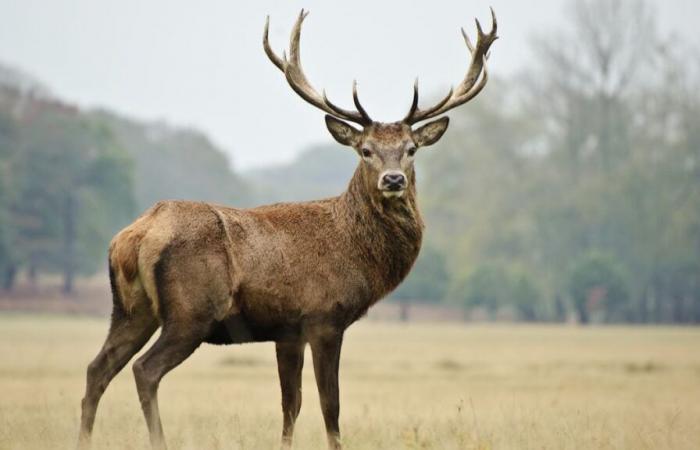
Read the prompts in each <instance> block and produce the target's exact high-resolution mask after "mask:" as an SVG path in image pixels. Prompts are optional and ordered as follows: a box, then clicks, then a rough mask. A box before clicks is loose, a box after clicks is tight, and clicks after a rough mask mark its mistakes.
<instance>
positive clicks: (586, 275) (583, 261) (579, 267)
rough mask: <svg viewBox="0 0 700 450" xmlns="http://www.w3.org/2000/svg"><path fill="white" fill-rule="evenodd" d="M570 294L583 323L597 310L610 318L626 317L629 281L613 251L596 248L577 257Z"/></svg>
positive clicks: (570, 283)
mask: <svg viewBox="0 0 700 450" xmlns="http://www.w3.org/2000/svg"><path fill="white" fill-rule="evenodd" d="M569 294H570V295H571V298H572V299H573V302H574V306H575V308H576V311H577V312H578V315H579V320H580V322H581V323H583V324H586V323H588V322H590V319H591V313H593V312H596V311H600V312H602V314H603V318H604V320H605V321H608V322H609V321H611V320H613V319H617V320H619V319H620V318H625V313H626V311H625V307H626V303H627V298H628V295H629V291H628V287H627V281H626V279H625V276H624V274H623V270H622V267H621V266H620V264H619V263H618V262H617V261H615V259H614V258H613V257H611V256H609V255H604V254H602V253H598V252H592V253H589V254H587V255H584V256H583V257H581V258H580V259H579V260H577V261H576V263H575V264H574V268H573V270H572V272H571V275H570V276H569Z"/></svg>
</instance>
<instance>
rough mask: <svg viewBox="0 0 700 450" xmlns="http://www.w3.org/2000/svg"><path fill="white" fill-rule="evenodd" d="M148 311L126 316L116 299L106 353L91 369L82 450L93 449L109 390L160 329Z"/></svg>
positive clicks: (86, 395)
mask: <svg viewBox="0 0 700 450" xmlns="http://www.w3.org/2000/svg"><path fill="white" fill-rule="evenodd" d="M139 304H142V305H146V304H147V302H139ZM145 309H146V308H144V310H141V309H137V310H135V311H133V312H132V313H130V314H126V313H125V312H124V310H123V308H122V306H121V304H120V303H119V302H118V298H115V304H114V310H113V312H112V323H111V325H110V328H109V333H108V335H107V339H106V340H105V342H104V345H103V346H102V350H100V352H99V353H98V354H97V356H96V357H95V359H94V360H93V361H92V362H91V363H90V364H89V365H88V369H87V386H86V388H85V397H84V398H83V401H82V415H81V419H80V437H79V440H78V447H79V448H87V447H89V444H90V435H91V434H92V428H93V425H94V423H95V414H96V412H97V405H98V403H99V401H100V398H101V397H102V394H103V393H104V391H105V389H107V386H108V385H109V383H110V382H111V381H112V379H113V378H114V377H115V376H116V375H117V374H118V373H119V372H120V371H121V369H122V368H123V367H124V366H125V365H126V363H128V362H129V360H130V359H131V358H132V357H133V356H134V355H135V354H136V353H137V352H138V351H139V350H141V348H143V346H144V345H145V344H146V342H148V339H149V338H150V337H151V336H152V335H153V333H154V332H155V331H156V329H157V328H158V320H157V319H156V317H155V316H154V315H153V313H152V312H151V311H150V309H148V310H145Z"/></svg>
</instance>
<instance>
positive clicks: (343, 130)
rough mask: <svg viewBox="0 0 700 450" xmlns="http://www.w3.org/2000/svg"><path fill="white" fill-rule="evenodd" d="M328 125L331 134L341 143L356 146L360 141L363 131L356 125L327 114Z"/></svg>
mask: <svg viewBox="0 0 700 450" xmlns="http://www.w3.org/2000/svg"><path fill="white" fill-rule="evenodd" d="M326 127H328V131H330V133H331V136H333V138H334V139H335V140H336V141H338V142H339V143H340V144H343V145H349V146H350V147H355V146H357V145H358V144H359V143H360V137H361V136H362V132H361V131H360V130H358V129H356V128H355V127H353V126H351V125H349V124H347V123H345V122H343V121H342V120H338V119H336V118H335V117H333V116H329V115H327V116H326Z"/></svg>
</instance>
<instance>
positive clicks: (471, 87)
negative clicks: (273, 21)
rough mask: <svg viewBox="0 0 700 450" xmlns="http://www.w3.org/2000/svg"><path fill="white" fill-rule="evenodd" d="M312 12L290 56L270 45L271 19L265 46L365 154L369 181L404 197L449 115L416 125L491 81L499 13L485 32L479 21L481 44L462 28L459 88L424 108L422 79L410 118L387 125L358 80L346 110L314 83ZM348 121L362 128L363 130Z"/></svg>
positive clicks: (294, 37)
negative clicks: (309, 37)
mask: <svg viewBox="0 0 700 450" xmlns="http://www.w3.org/2000/svg"><path fill="white" fill-rule="evenodd" d="M307 15H308V12H305V11H304V10H303V9H302V10H301V13H300V14H299V18H298V19H297V21H296V23H295V24H294V28H293V29H292V33H291V37H290V43H289V58H287V54H286V52H284V53H283V54H282V57H281V58H280V57H279V56H277V55H276V54H275V52H274V51H273V50H272V48H271V47H270V43H269V40H268V30H269V25H270V18H269V16H268V18H267V21H266V22H265V31H264V33H263V47H264V49H265V53H266V54H267V56H268V57H269V58H270V60H271V61H272V63H273V64H274V65H275V66H277V68H279V69H280V70H281V71H282V73H284V76H285V78H286V79H287V82H288V83H289V86H290V87H291V88H292V89H293V90H294V92H296V93H297V94H298V95H299V96H300V97H301V98H303V99H304V100H306V101H307V102H308V103H310V104H312V105H314V106H315V107H317V108H319V109H321V110H322V111H324V112H326V113H327V115H326V126H327V127H328V131H330V133H331V135H332V136H333V138H334V139H335V140H336V141H338V142H339V143H340V144H343V145H347V146H350V147H352V148H353V149H355V151H356V152H357V154H358V155H359V156H360V157H361V158H362V161H363V166H362V169H363V171H364V172H365V175H366V176H365V179H366V180H368V183H369V184H370V185H373V186H376V189H377V190H378V191H379V192H380V193H381V195H383V196H384V197H402V196H403V194H404V192H405V191H406V188H407V187H408V186H409V181H410V180H411V179H412V178H413V161H414V158H415V155H416V152H417V151H418V149H419V148H421V147H427V146H429V145H432V144H434V143H436V142H437V141H438V140H439V139H440V138H441V137H442V135H443V134H444V133H445V130H447V126H448V124H449V118H448V117H442V118H439V119H437V120H434V121H432V122H428V123H427V124H425V125H422V126H420V127H418V128H415V129H414V127H413V126H414V125H415V124H417V123H419V122H423V121H425V120H428V119H432V118H435V117H437V116H440V115H442V114H443V113H446V112H447V111H449V110H450V109H452V108H455V107H457V106H459V105H462V104H464V103H466V102H468V101H469V100H471V99H473V98H474V97H476V95H477V94H478V93H479V92H481V90H482V89H483V88H484V86H485V85H486V82H487V81H488V73H487V71H486V65H485V63H486V60H487V59H488V56H489V52H488V51H489V47H490V46H491V44H492V43H493V42H494V41H495V40H496V39H497V38H498V36H497V35H496V31H497V22H496V15H495V13H494V12H493V9H491V19H492V27H491V31H490V32H489V33H484V32H483V30H482V28H481V24H480V23H479V20H478V19H477V20H476V28H477V33H478V34H477V39H476V45H473V44H472V42H471V41H470V39H469V37H468V36H467V33H466V32H465V31H464V29H462V35H463V36H464V41H465V43H466V45H467V48H468V49H469V53H470V55H471V62H470V64H469V69H468V70H467V73H466V75H465V77H464V79H463V80H462V82H461V83H460V84H459V85H458V86H457V87H456V88H451V89H450V90H449V92H448V94H447V95H446V96H445V97H444V98H443V99H442V100H440V101H439V102H437V103H436V104H435V105H433V106H431V107H429V108H425V109H421V108H419V107H418V80H417V79H416V83H415V84H414V86H413V102H412V104H411V108H410V110H409V112H408V114H406V116H405V117H404V118H403V119H402V120H400V121H397V122H391V123H383V122H376V121H374V120H372V119H371V118H370V116H369V114H367V111H365V109H364V108H363V107H362V105H361V104H360V100H359V98H358V95H357V83H356V82H354V81H353V86H352V98H353V102H354V104H355V110H348V109H345V108H341V107H340V106H337V105H336V104H334V103H332V102H331V101H330V100H329V99H328V97H327V96H326V92H325V91H322V93H321V94H319V93H318V91H317V90H316V89H314V87H313V86H312V85H311V84H310V83H309V81H308V80H307V78H306V75H304V71H303V70H302V67H301V61H300V55H299V40H300V35H301V26H302V23H303V22H304V19H305V18H306V16H307ZM348 122H353V123H355V124H357V125H359V126H360V127H361V129H357V128H355V127H354V126H352V125H350V124H349V123H348Z"/></svg>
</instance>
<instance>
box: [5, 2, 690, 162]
mask: <svg viewBox="0 0 700 450" xmlns="http://www.w3.org/2000/svg"><path fill="white" fill-rule="evenodd" d="M564 3H565V2H564V1H562V0H540V1H537V2H524V1H522V0H488V1H487V0H471V1H465V0H460V1H455V0H431V1H406V0H403V1H399V0H396V1H379V0H356V1H352V2H350V1H344V2H331V1H328V0H306V1H304V2H299V1H288V0H287V1H255V2H244V1H233V0H216V1H215V0H206V1H201V2H192V1H176V0H147V1H144V0H119V1H99V0H50V1H47V0H0V61H1V62H4V63H7V64H10V65H13V66H16V67H18V68H20V69H23V70H24V71H27V72H29V73H31V74H32V75H34V76H36V77H37V78H39V79H40V80H42V81H43V82H44V83H45V84H46V85H48V87H49V88H50V89H51V91H52V92H53V93H55V94H56V95H58V96H60V97H62V98H64V99H66V100H68V101H71V102H77V103H78V104H80V105H82V106H84V107H107V108H110V109H113V110H115V111H117V112H120V113H123V114H127V115H130V116H133V117H136V118H139V119H146V120H165V121H167V122H169V123H171V124H175V125H185V126H192V127H195V128H198V129H201V130H203V131H204V132H206V133H207V134H208V135H209V136H210V137H211V138H212V140H213V141H214V142H215V143H216V144H217V145H219V146H220V147H222V148H223V149H224V150H225V151H226V152H227V153H228V154H229V155H230V156H231V158H232V160H233V163H234V166H236V167H238V168H250V167H256V166H260V165H264V164H268V163H271V162H280V161H284V160H288V159H290V158H292V157H293V156H294V155H295V154H296V153H297V152H299V151H300V150H301V149H302V148H303V147H304V146H306V145H309V144H313V143H317V142H328V141H329V140H330V139H331V138H330V136H329V135H328V134H327V132H326V130H325V126H324V124H323V114H322V113H321V112H320V111H318V110H316V109H314V108H313V107H311V106H309V105H307V104H306V103H304V102H303V101H302V100H301V99H299V98H298V97H297V96H296V95H295V94H294V93H293V92H292V91H291V89H290V88H289V87H288V86H287V85H286V82H285V80H284V78H283V76H282V74H281V73H280V72H279V71H278V70H277V69H276V68H275V67H274V66H273V65H272V64H271V63H270V62H269V61H268V60H267V58H266V56H265V54H264V53H263V50H262V44H261V36H262V30H263V25H264V21H265V16H266V14H270V16H271V28H270V40H271V42H272V45H273V47H274V48H275V49H276V50H277V51H278V52H279V53H280V54H281V52H282V50H283V49H284V48H286V46H287V45H288V39H289V32H290V30H291V27H292V25H293V23H294V20H295V19H296V15H297V14H298V12H299V10H300V9H301V8H302V7H304V8H306V9H308V10H310V11H311V14H310V15H309V17H308V18H307V20H306V21H305V23H304V31H303V33H302V62H303V65H304V69H305V71H306V74H307V77H308V78H309V79H310V80H311V82H312V84H313V85H314V86H316V87H317V88H318V89H319V90H320V89H321V88H324V87H325V88H326V90H327V92H328V94H329V97H330V98H331V99H332V100H334V101H335V102H336V103H340V104H341V105H346V106H349V105H350V104H351V84H352V80H353V78H357V80H358V86H359V91H360V97H361V99H362V103H363V105H364V106H365V107H366V109H367V110H368V111H369V113H370V115H372V117H373V118H376V119H379V120H386V121H389V120H397V119H398V118H400V117H402V116H403V114H404V113H405V111H406V109H407V108H408V106H409V103H410V100H411V87H412V84H413V79H414V78H415V77H416V76H419V78H420V83H421V86H422V89H421V92H422V93H424V95H430V94H433V95H435V94H442V93H444V92H446V90H447V89H448V87H449V86H450V85H451V84H455V83H457V82H458V81H459V80H461V79H462V77H463V75H464V72H465V69H466V66H467V63H468V60H467V56H466V55H467V53H466V50H465V48H464V43H463V41H462V38H461V36H460V34H459V27H460V26H464V27H465V29H466V30H467V31H468V32H469V33H470V34H471V35H472V36H474V25H473V18H474V17H475V16H476V17H479V18H480V19H481V21H482V23H484V24H485V25H486V23H488V22H489V11H488V5H489V4H491V5H493V7H494V9H495V10H496V13H497V15H498V19H499V35H500V37H501V39H500V40H499V41H497V42H496V43H495V44H494V46H493V47H492V58H491V63H490V68H491V72H492V73H494V74H496V75H501V76H507V75H509V74H512V73H513V72H514V71H516V70H517V69H519V68H521V67H523V66H525V65H527V64H534V63H535V62H534V61H532V59H531V58H530V56H529V54H528V52H527V46H528V39H529V37H530V36H532V34H533V33H535V32H538V30H540V29H547V28H548V27H551V26H553V25H556V23H557V21H558V20H560V18H561V17H562V11H563V5H564ZM532 5H536V6H532ZM657 12H658V15H659V22H660V25H661V29H662V31H665V32H669V31H672V30H675V32H677V33H678V34H680V35H681V36H683V37H685V38H686V39H688V40H690V41H692V42H694V43H695V44H697V45H700V31H698V25H697V19H698V17H700V2H699V1H698V0H670V1H666V2H661V1H658V2H657Z"/></svg>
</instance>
